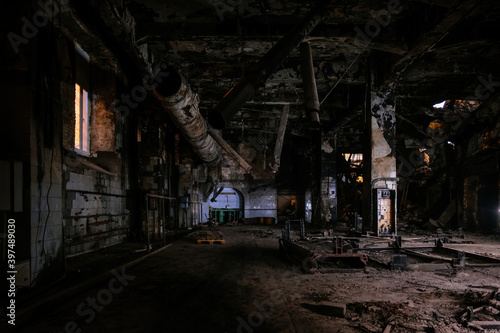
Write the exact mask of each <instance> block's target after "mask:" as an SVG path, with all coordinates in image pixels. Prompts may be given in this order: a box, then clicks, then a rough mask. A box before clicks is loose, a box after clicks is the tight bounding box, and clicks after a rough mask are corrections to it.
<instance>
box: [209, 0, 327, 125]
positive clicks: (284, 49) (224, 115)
mask: <svg viewBox="0 0 500 333" xmlns="http://www.w3.org/2000/svg"><path fill="white" fill-rule="evenodd" d="M329 2H330V0H321V1H320V2H319V3H318V5H317V6H316V7H314V8H313V9H312V10H311V11H310V12H309V14H307V15H306V16H305V17H304V19H303V20H302V21H301V22H300V23H299V24H298V25H296V26H295V27H294V28H293V29H292V30H291V31H290V32H289V33H288V34H286V35H285V36H284V37H283V38H282V39H281V40H280V41H279V42H278V43H276V45H275V46H274V47H272V48H271V49H270V50H269V51H268V52H267V53H266V54H265V55H264V56H263V57H262V58H261V59H260V60H259V62H257V63H256V64H255V65H254V66H252V67H251V68H250V69H249V70H248V72H247V73H246V74H245V75H244V76H243V77H242V78H241V79H240V80H239V81H238V82H237V83H236V85H235V86H234V87H233V88H232V89H231V90H229V91H228V92H227V93H226V95H225V96H224V97H223V98H222V100H221V101H220V102H219V104H217V105H216V106H215V108H214V109H213V110H212V111H211V112H210V113H209V118H208V121H209V123H210V124H211V125H212V126H213V127H214V128H217V129H221V128H224V127H225V126H226V123H227V122H228V121H229V120H231V118H232V117H233V116H234V115H235V114H236V112H238V110H239V109H240V107H241V106H243V105H244V104H245V103H246V101H247V100H249V99H250V98H251V97H252V96H253V95H254V94H255V92H256V91H257V89H259V88H260V87H261V86H262V85H263V84H264V83H265V82H266V80H267V79H268V78H269V76H270V75H271V74H272V73H273V72H274V71H275V70H276V69H277V68H278V66H279V65H280V64H281V63H282V62H283V61H284V60H285V59H286V58H287V57H288V55H289V54H290V52H291V51H292V50H293V49H294V48H295V47H297V45H299V43H300V42H302V40H303V39H304V38H305V37H306V36H308V35H309V33H310V32H311V31H312V30H313V29H314V27H316V25H317V24H318V23H319V22H320V21H321V20H322V19H323V16H324V15H325V13H326V7H327V5H328V4H329Z"/></svg>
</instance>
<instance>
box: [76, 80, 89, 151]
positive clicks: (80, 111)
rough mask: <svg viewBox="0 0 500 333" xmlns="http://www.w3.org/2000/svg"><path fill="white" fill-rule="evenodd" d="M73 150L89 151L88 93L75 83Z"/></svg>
mask: <svg viewBox="0 0 500 333" xmlns="http://www.w3.org/2000/svg"><path fill="white" fill-rule="evenodd" d="M75 150H76V151H77V152H79V153H82V154H84V155H86V154H88V153H89V151H90V150H89V94H88V92H87V91H86V90H85V89H83V88H82V87H80V86H79V85H78V84H75Z"/></svg>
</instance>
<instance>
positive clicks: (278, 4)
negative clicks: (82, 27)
mask: <svg viewBox="0 0 500 333" xmlns="http://www.w3.org/2000/svg"><path fill="white" fill-rule="evenodd" d="M72 5H73V6H75V8H76V7H78V8H77V9H78V11H79V12H80V13H87V16H85V15H84V16H83V17H84V21H85V17H86V22H83V23H84V24H86V25H87V26H90V27H92V29H93V30H94V33H95V34H98V35H99V34H100V35H101V37H102V36H103V35H104V36H107V37H108V38H104V41H105V42H106V41H107V47H108V48H109V49H112V50H113V51H116V49H121V50H123V51H124V52H122V53H123V55H122V59H121V65H122V66H126V65H129V66H130V65H132V64H135V65H136V64H137V63H138V61H137V58H142V61H143V63H145V64H146V65H144V66H143V67H144V68H142V71H141V72H140V74H139V75H143V76H144V75H145V73H149V74H150V76H153V75H154V74H155V73H156V72H158V70H159V69H160V68H165V67H167V66H173V67H174V68H176V69H177V70H179V72H180V73H181V74H182V75H183V76H184V77H185V78H186V81H187V83H188V84H189V85H190V86H191V89H192V90H193V92H195V93H197V94H198V95H199V98H200V102H199V108H200V112H201V114H202V115H203V116H205V117H207V115H209V114H210V111H211V110H213V109H214V108H216V107H217V105H218V104H219V103H220V102H221V101H222V100H223V98H224V96H225V95H226V94H228V92H229V91H230V90H231V89H232V87H234V86H235V84H236V83H237V82H238V81H239V80H240V79H241V78H244V77H245V75H248V73H249V71H251V69H252V68H253V67H255V66H258V65H259V62H261V61H263V59H266V54H269V53H268V52H269V51H270V50H273V48H274V49H276V46H278V47H277V49H278V51H280V50H279V49H281V48H280V45H283V44H280V43H283V39H284V36H287V35H289V34H290V33H291V32H293V29H294V28H295V27H296V26H297V24H298V23H299V22H300V20H302V19H304V18H305V17H307V15H309V14H310V13H312V12H314V8H315V7H316V6H318V5H324V6H325V7H324V9H323V10H322V12H321V14H322V16H323V18H322V20H319V21H318V22H316V23H317V25H315V26H312V27H311V28H312V29H310V30H304V31H301V32H300V34H301V35H300V40H303V41H307V42H309V45H310V47H311V55H312V62H313V71H314V74H315V75H314V76H315V79H316V86H317V92H318V97H319V101H320V110H319V116H320V122H321V130H322V133H323V135H326V136H327V137H330V138H332V139H333V138H334V139H335V140H334V141H335V145H336V147H335V148H336V149H337V150H338V151H351V152H355V151H361V148H362V144H361V136H362V134H363V125H362V124H363V117H362V112H363V109H364V108H365V105H366V96H367V91H368V90H369V89H375V90H376V89H386V90H387V89H388V90H390V91H391V92H392V95H393V97H394V99H395V100H396V109H397V111H396V112H397V114H398V116H399V117H400V119H399V120H400V122H401V124H402V126H403V128H407V129H408V131H405V132H407V133H405V136H410V137H412V138H413V139H417V140H419V139H421V137H422V133H425V131H426V128H427V126H428V124H429V122H430V121H432V120H433V119H432V117H431V116H429V114H432V113H434V109H433V107H432V106H433V105H434V104H436V103H438V102H441V101H443V100H471V99H473V98H475V99H476V100H479V102H481V101H482V99H484V97H485V96H486V95H487V94H492V93H494V92H495V90H496V89H497V88H498V85H499V84H497V83H496V82H497V81H500V79H499V76H500V65H499V64H498V62H497V61H495V60H494V59H498V56H499V55H500V49H499V48H500V46H498V45H499V43H498V36H497V35H496V34H495V31H496V24H497V20H496V19H495V18H496V17H498V16H499V15H500V5H499V4H498V3H497V2H492V1H477V0H463V1H442V0H419V1H398V0H389V1H383V2H380V1H375V0H359V1H334V0H331V1H314V2H312V1H311V2H304V1H282V0H198V1H189V2H188V1H173V2H172V1H170V2H165V1H160V0H131V1H127V2H125V3H124V4H123V3H122V2H119V3H118V2H116V3H115V1H109V2H107V4H106V5H103V4H100V3H97V2H95V1H90V3H89V4H86V6H87V7H86V9H85V10H84V8H83V7H84V6H83V5H82V4H81V3H80V2H79V1H75V2H74V3H73V4H72ZM104 7H106V8H104ZM103 8H104V9H106V10H103ZM117 8H118V9H117ZM95 16H100V18H99V20H97V21H96V20H95ZM113 17H115V19H113ZM91 22H94V24H91ZM95 22H98V24H96V23H95ZM117 23H118V24H117ZM118 25H120V26H121V27H122V28H121V29H118V28H117V26H118ZM127 36H129V38H128V40H127V38H126V37H127ZM112 37H114V38H116V37H118V38H117V39H116V41H113V38H112ZM295 44H297V43H295ZM131 46H133V47H131ZM281 51H283V50H281ZM114 53H116V52H114ZM119 61H120V59H119ZM272 65H273V66H272V71H271V72H270V70H269V68H271V67H269V66H268V67H267V68H266V71H267V72H266V73H265V75H263V77H261V78H260V79H261V80H260V81H261V82H259V83H260V84H259V85H258V86H256V87H255V93H253V94H250V95H249V96H247V98H245V99H244V101H243V102H241V101H240V102H241V103H240V104H241V105H238V106H237V107H236V110H234V112H233V113H232V114H231V117H229V118H230V119H227V120H228V121H226V122H225V124H224V127H225V129H224V136H225V137H234V139H236V140H237V138H238V137H241V136H243V135H245V134H247V133H250V132H252V131H255V130H258V129H262V128H267V129H269V131H270V132H272V133H273V135H276V134H278V133H277V131H278V125H279V114H280V113H281V111H282V109H283V106H284V105H289V115H288V126H287V133H289V134H292V135H297V136H299V137H300V136H302V135H305V133H306V132H307V130H308V121H307V114H306V111H305V107H304V102H305V97H304V89H303V81H302V57H301V54H300V50H299V47H298V45H293V46H292V47H290V50H289V52H284V53H283V57H282V59H279V61H277V62H275V63H273V64H272ZM258 74H259V75H261V74H262V73H258ZM367 87H369V89H367ZM236 111H237V112H236ZM208 121H209V123H210V119H208ZM398 124H399V123H398ZM405 139H407V137H406V138H405Z"/></svg>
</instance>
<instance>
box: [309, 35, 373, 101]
mask: <svg viewBox="0 0 500 333" xmlns="http://www.w3.org/2000/svg"><path fill="white" fill-rule="evenodd" d="M372 40H373V37H372V38H370V40H369V41H368V42H367V43H366V44H365V46H364V47H363V48H362V49H361V50H360V51H359V52H358V54H357V55H356V58H354V60H353V61H352V62H351V64H350V65H349V67H347V69H346V70H345V72H344V73H343V74H342V75H341V76H340V78H339V79H338V80H337V82H335V84H334V85H333V87H332V88H331V89H330V91H328V93H327V94H326V96H325V98H323V100H322V101H321V103H319V105H322V104H323V102H324V101H325V100H326V99H327V98H328V96H330V94H331V93H332V92H333V90H334V89H335V88H337V86H338V85H339V83H340V81H342V79H343V78H344V76H346V74H347V73H348V72H349V70H350V69H351V67H352V66H353V65H354V63H355V62H356V61H357V60H358V58H359V56H360V55H361V54H362V53H363V52H364V51H365V50H366V48H367V47H368V45H370V43H371V42H372Z"/></svg>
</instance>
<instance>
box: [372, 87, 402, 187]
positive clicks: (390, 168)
mask: <svg viewBox="0 0 500 333" xmlns="http://www.w3.org/2000/svg"><path fill="white" fill-rule="evenodd" d="M389 103H391V101H390V100H389V94H388V93H372V117H371V156H372V160H371V179H370V181H373V180H375V179H378V178H394V177H396V149H395V144H396V138H395V134H396V130H395V129H396V114H395V109H394V106H393V105H391V104H389ZM376 187H378V188H384V187H388V188H392V189H396V184H395V183H393V182H390V183H388V184H384V183H383V182H379V183H377V185H376Z"/></svg>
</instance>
